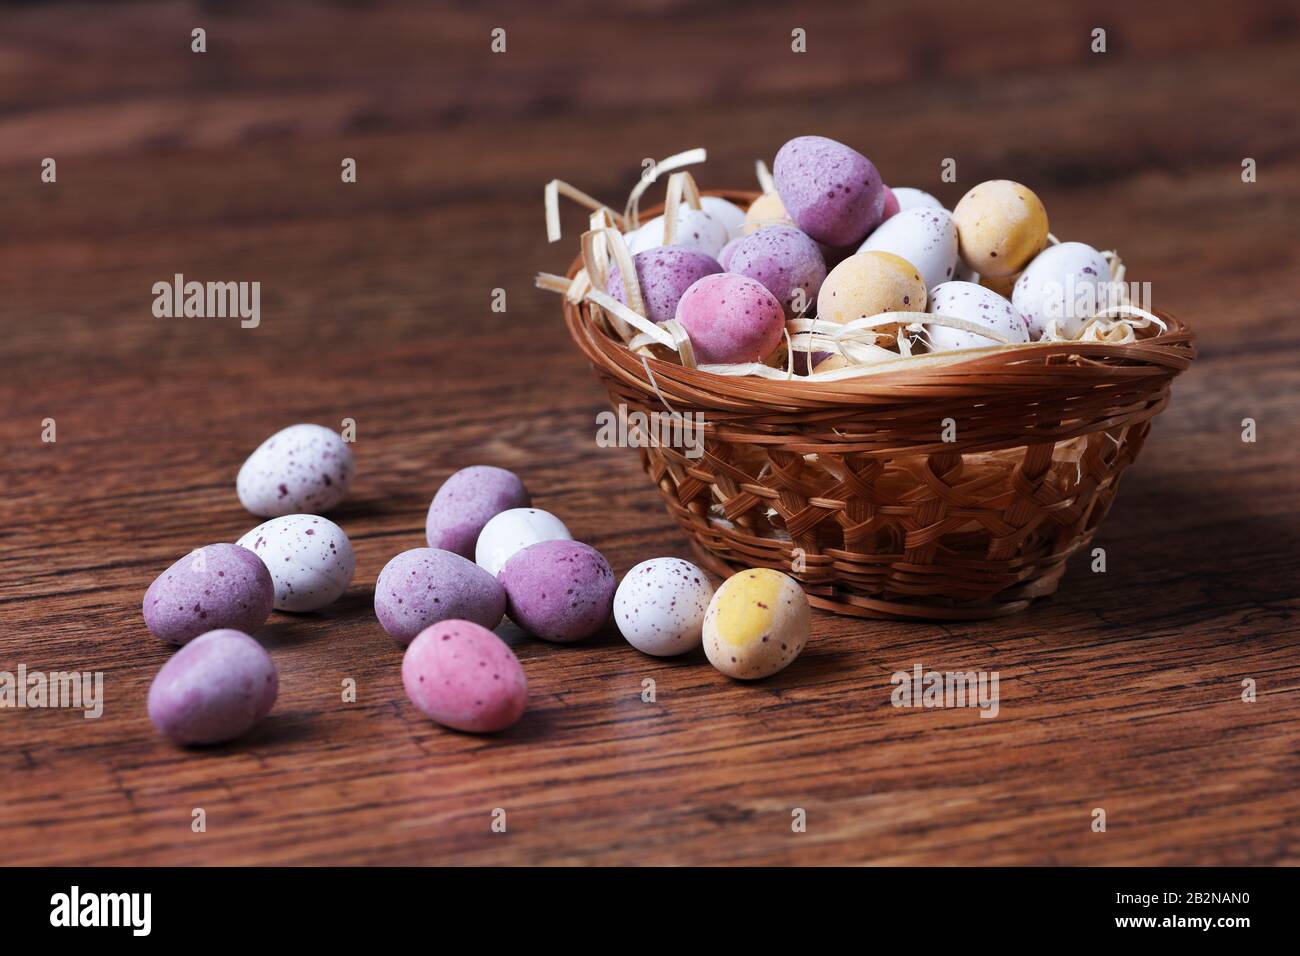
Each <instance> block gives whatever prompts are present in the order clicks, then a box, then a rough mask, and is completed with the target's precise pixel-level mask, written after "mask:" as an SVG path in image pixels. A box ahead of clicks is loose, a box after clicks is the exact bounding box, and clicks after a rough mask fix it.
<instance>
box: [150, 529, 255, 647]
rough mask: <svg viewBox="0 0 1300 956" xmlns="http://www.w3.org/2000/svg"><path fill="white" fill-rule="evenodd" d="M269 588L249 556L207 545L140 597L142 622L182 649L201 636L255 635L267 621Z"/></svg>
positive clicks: (227, 546) (241, 551)
mask: <svg viewBox="0 0 1300 956" xmlns="http://www.w3.org/2000/svg"><path fill="white" fill-rule="evenodd" d="M274 601H275V585H274V583H273V582H272V580H271V574H270V572H269V571H267V569H266V565H265V564H263V563H262V562H261V560H260V559H259V558H258V557H257V555H255V554H254V553H253V552H252V551H249V550H248V549H247V548H241V547H239V546H238V545H234V544H210V545H208V546H207V547H205V548H198V549H197V550H195V551H192V552H190V553H189V554H187V555H186V556H185V557H183V558H181V559H180V560H179V561H177V562H176V563H175V564H173V565H172V566H171V567H170V568H168V569H167V570H166V571H164V572H163V573H162V574H160V575H158V577H157V578H155V579H154V582H153V583H152V584H150V585H149V589H148V590H147V591H145V594H144V608H143V610H144V623H145V626H146V627H148V628H149V630H150V632H151V633H152V634H153V635H154V636H155V637H157V638H159V639H161V640H164V641H166V642H167V643H168V644H184V643H186V642H188V641H192V640H193V639H194V638H196V637H198V636H199V635H200V634H202V633H204V632H205V631H211V630H216V629H218V628H235V629H236V630H240V631H255V630H257V629H258V628H259V627H261V626H262V625H263V624H265V623H266V619H267V618H268V617H270V616H271V607H272V604H273V603H274Z"/></svg>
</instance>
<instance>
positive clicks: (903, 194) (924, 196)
mask: <svg viewBox="0 0 1300 956" xmlns="http://www.w3.org/2000/svg"><path fill="white" fill-rule="evenodd" d="M892 188H893V191H894V197H895V198H896V199H897V200H898V209H899V211H900V212H902V211H903V210H906V209H915V208H917V207H918V206H926V207H929V208H931V209H943V203H941V202H939V200H937V199H935V198H934V197H933V196H931V195H930V194H929V193H927V192H925V191H923V190H920V189H913V188H912V187H911V186H894V187H892Z"/></svg>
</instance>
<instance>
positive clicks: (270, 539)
mask: <svg viewBox="0 0 1300 956" xmlns="http://www.w3.org/2000/svg"><path fill="white" fill-rule="evenodd" d="M239 546H240V547H243V548H247V549H248V550H250V551H252V552H253V553H254V554H256V555H257V556H258V557H259V558H261V559H262V561H263V563H265V564H266V567H267V570H268V571H270V572H271V580H272V581H274V582H275V607H276V610H278V611H317V610H320V609H321V608H323V607H325V606H326V605H327V604H333V603H334V602H335V601H336V600H338V598H339V596H340V595H342V594H343V592H344V591H346V590H347V589H348V585H349V584H351V583H352V574H353V572H355V571H356V567H357V565H356V558H355V557H354V556H353V554H352V542H350V541H349V540H348V536H347V535H346V534H344V533H343V529H342V528H340V527H339V526H338V525H336V524H335V523H334V522H333V521H330V520H329V519H328V518H322V517H321V516H320V515H283V516H281V517H279V518H272V519H271V520H270V521H264V522H262V523H261V524H259V525H258V526H257V527H256V528H254V529H253V530H252V531H250V532H248V534H246V535H244V536H243V537H242V538H240V539H239Z"/></svg>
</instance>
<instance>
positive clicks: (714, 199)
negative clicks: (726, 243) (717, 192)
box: [700, 196, 745, 239]
mask: <svg viewBox="0 0 1300 956" xmlns="http://www.w3.org/2000/svg"><path fill="white" fill-rule="evenodd" d="M700 208H701V209H703V210H704V211H705V212H707V213H708V214H709V215H710V216H712V217H713V218H714V219H716V220H718V222H720V223H722V225H723V227H724V228H725V229H726V230H727V238H728V239H735V238H736V237H737V236H739V235H741V229H743V228H744V225H745V210H743V209H741V208H740V207H739V206H737V205H736V204H735V203H734V202H732V201H731V200H729V199H723V198H722V197H721V196H701V197H700Z"/></svg>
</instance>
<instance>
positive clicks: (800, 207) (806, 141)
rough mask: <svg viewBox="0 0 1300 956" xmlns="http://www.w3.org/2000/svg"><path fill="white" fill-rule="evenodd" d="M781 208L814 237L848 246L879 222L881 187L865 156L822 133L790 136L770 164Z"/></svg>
mask: <svg viewBox="0 0 1300 956" xmlns="http://www.w3.org/2000/svg"><path fill="white" fill-rule="evenodd" d="M772 175H773V177H774V178H775V180H776V191H777V192H778V193H779V194H780V196H781V202H782V203H784V205H785V208H786V212H788V213H789V214H790V217H791V218H792V219H794V221H795V225H797V226H798V227H799V228H800V229H802V230H803V231H804V232H806V233H808V235H810V236H812V237H813V238H814V239H816V240H817V241H818V242H824V243H826V244H827V245H830V246H841V247H842V246H848V245H851V244H853V243H858V242H861V241H862V240H863V239H864V238H865V237H866V235H867V233H869V232H871V230H872V229H874V228H876V226H877V225H878V224H879V223H880V219H881V216H882V215H883V214H884V208H885V191H884V188H883V184H882V183H881V181H880V173H878V172H876V167H875V166H873V165H872V163H871V160H869V159H867V157H865V156H863V155H862V154H861V153H859V152H858V151H857V150H855V149H850V148H849V147H848V146H845V145H844V144H843V143H837V142H836V141H835V140H833V139H827V138H826V137H825V136H796V137H795V138H794V139H792V140H790V141H789V142H788V143H786V144H785V145H784V146H782V147H781V149H780V151H779V152H778V153H777V154H776V160H775V162H774V163H773V164H772Z"/></svg>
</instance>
